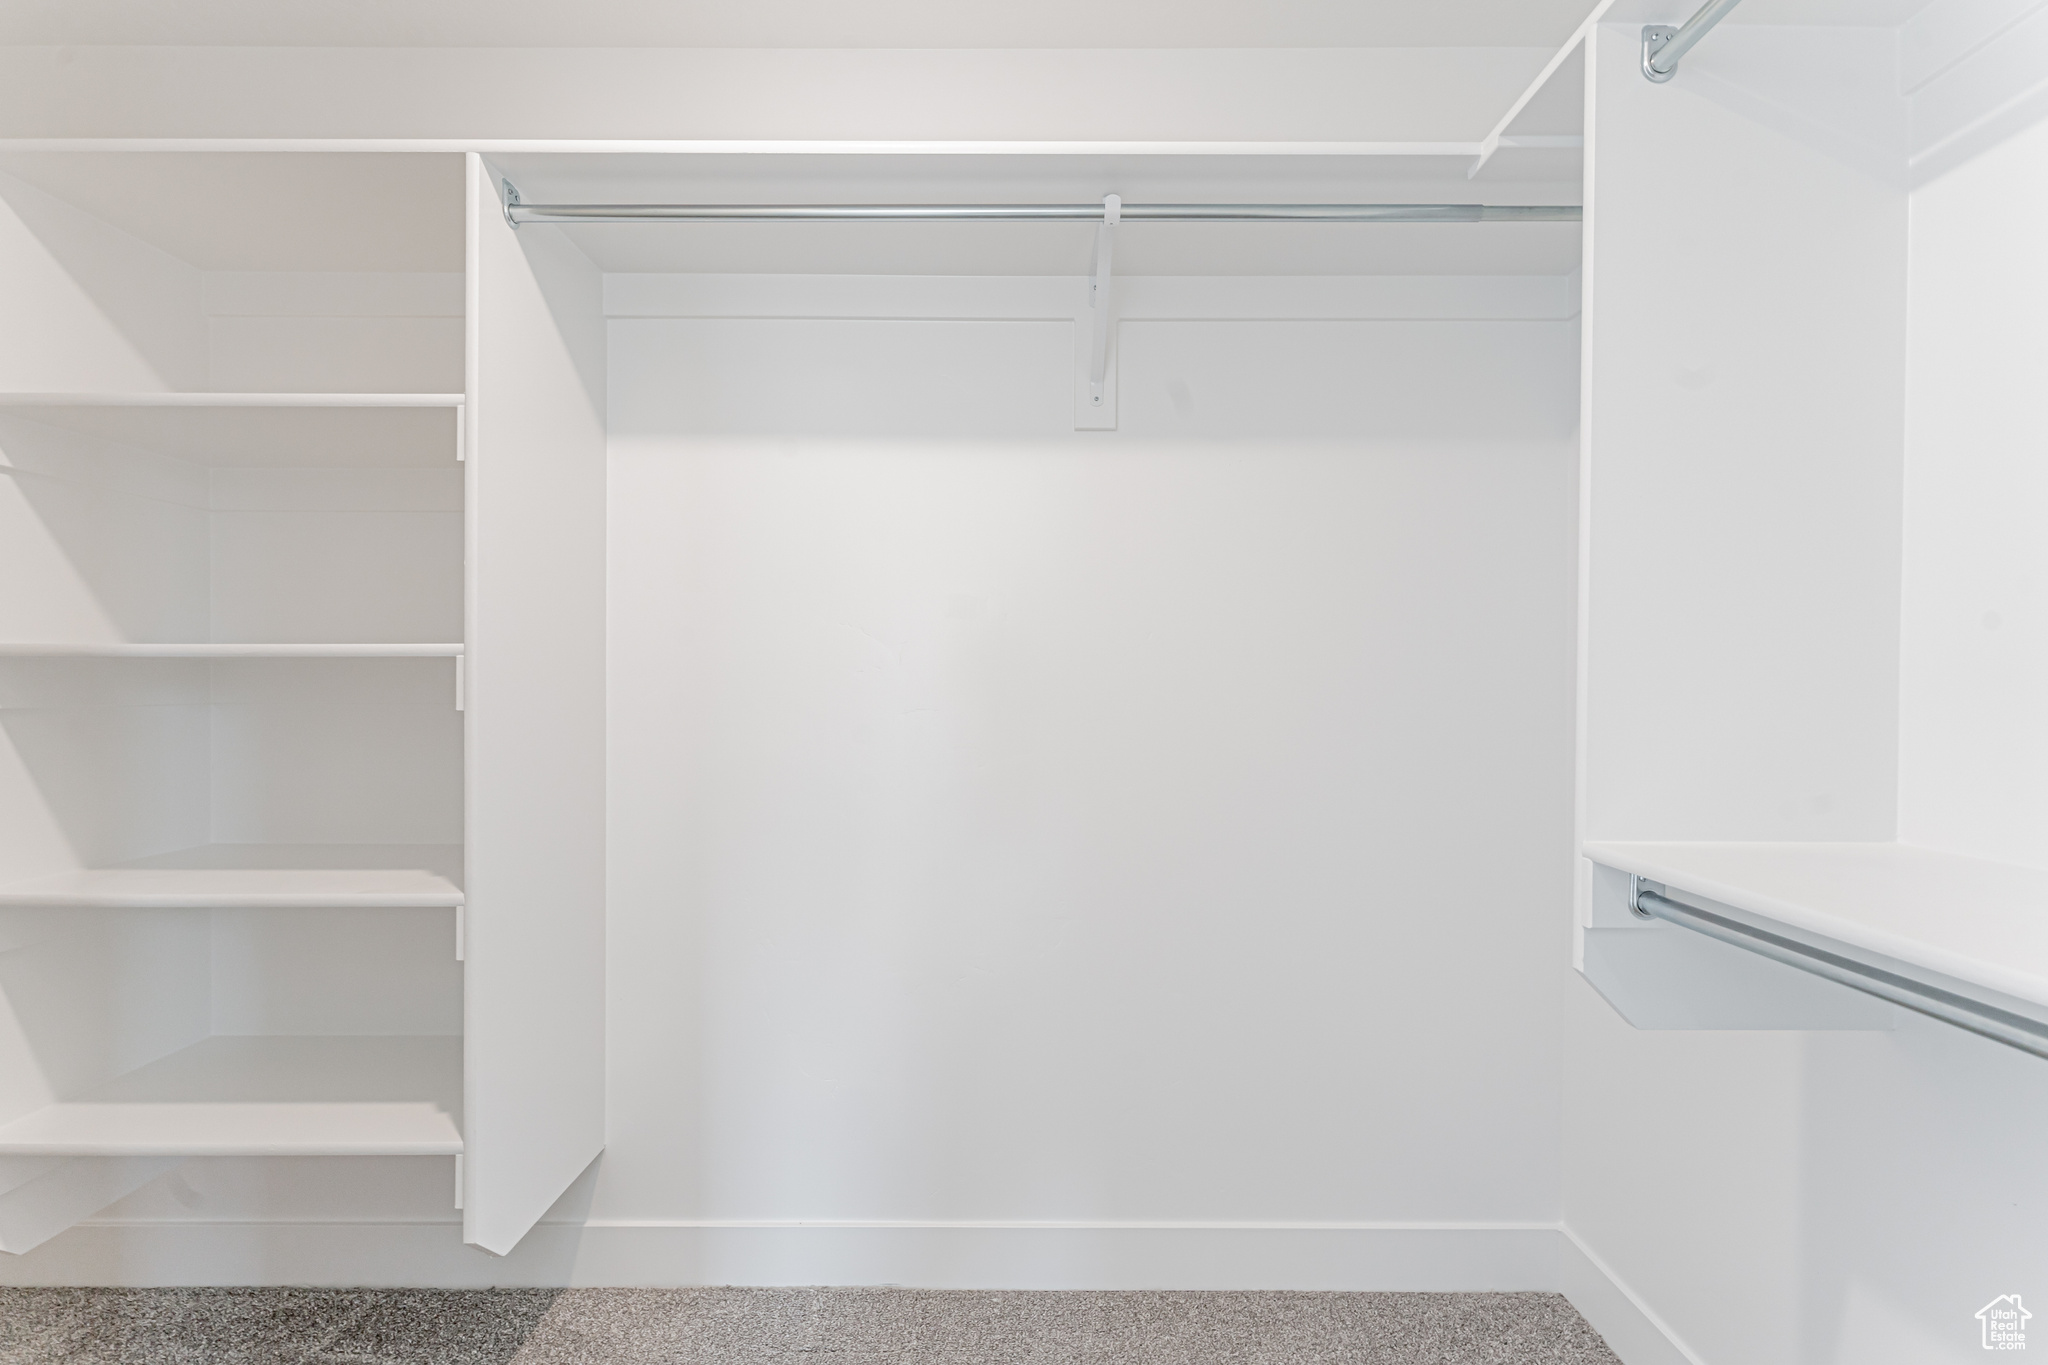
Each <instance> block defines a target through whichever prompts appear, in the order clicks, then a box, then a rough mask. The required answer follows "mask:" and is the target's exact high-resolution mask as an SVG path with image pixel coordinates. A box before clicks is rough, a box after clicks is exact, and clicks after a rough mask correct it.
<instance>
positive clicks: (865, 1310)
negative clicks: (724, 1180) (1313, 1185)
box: [0, 1288, 1619, 1365]
mask: <svg viewBox="0 0 2048 1365" xmlns="http://www.w3.org/2000/svg"><path fill="white" fill-rule="evenodd" d="M59 1362H61V1363H62V1365H769V1363H770V1362H775V1363H776V1365H1063V1363H1064V1362H1075V1363H1076V1365H1125V1363H1126V1362H1128V1363H1129V1365H1340V1363H1341V1365H1619V1363H1618V1362H1617V1361H1616V1360H1615V1357H1614V1355H1613V1353H1611V1352H1610V1351H1609V1350H1608V1349H1607V1347H1606V1345H1605V1344H1604V1343H1603V1342H1602V1341H1601V1340H1600V1338H1599V1336H1598V1335H1597V1334H1596V1333H1595V1332H1594V1331H1593V1329H1592V1328H1591V1327H1589V1326H1587V1324H1586V1321H1585V1319H1583V1318H1581V1317H1580V1316H1579V1315H1578V1314H1577V1313H1576V1312H1575V1311H1573V1309H1572V1307H1571V1305H1570V1304H1569V1303H1567V1302H1565V1300H1564V1299H1563V1298H1562V1297H1560V1296H1559V1295H1556V1294H1335V1293H1277V1292H1264V1291H1261V1292H1214V1291H1166V1290H1157V1291H1136V1292H1114V1293H1111V1292H1080V1291H1038V1290H961V1289H896V1288H882V1289H572V1290H556V1289H490V1290H438V1289H383V1290H377V1289H0V1365H59Z"/></svg>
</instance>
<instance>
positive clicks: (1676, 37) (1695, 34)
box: [1643, 0, 1742, 85]
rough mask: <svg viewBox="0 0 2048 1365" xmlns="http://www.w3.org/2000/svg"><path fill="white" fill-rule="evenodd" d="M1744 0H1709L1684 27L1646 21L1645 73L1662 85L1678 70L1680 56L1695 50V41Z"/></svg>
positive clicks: (1644, 41) (1644, 39)
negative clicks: (1647, 22)
mask: <svg viewBox="0 0 2048 1365" xmlns="http://www.w3.org/2000/svg"><path fill="white" fill-rule="evenodd" d="M1741 3H1742V0H1707V3H1706V4H1704V5H1701V6H1700V8H1699V12H1698V13H1697V14H1695V15H1693V17H1692V18H1690V19H1688V20H1686V21H1685V26H1684V27H1682V28H1673V27H1671V25H1669V24H1645V25H1643V74H1644V75H1645V76H1648V77H1649V78H1650V79H1651V80H1653V81H1655V82H1657V83H1658V84H1659V85H1662V84H1663V83H1664V82H1665V81H1668V80H1670V79H1671V78H1672V77H1673V76H1675V75H1677V74H1678V59H1679V58H1681V57H1683V56H1684V55H1685V54H1686V53H1688V52H1690V51H1692V48H1693V44H1694V43H1697V42H1698V41H1699V40H1700V39H1702V38H1704V37H1706V36H1707V30H1708V29H1710V28H1712V27H1713V26H1714V25H1716V24H1718V23H1720V22H1721V21H1722V20H1723V19H1726V18H1727V17H1728V11H1729V10H1732V9H1734V8H1735V7H1736V6H1737V5H1739V4H1741Z"/></svg>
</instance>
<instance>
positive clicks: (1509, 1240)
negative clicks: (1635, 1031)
mask: <svg viewBox="0 0 2048 1365" xmlns="http://www.w3.org/2000/svg"><path fill="white" fill-rule="evenodd" d="M0 1284H7V1285H75V1284H111V1285H196V1284H216V1285H221V1284H322V1285H393V1286H397V1285H421V1286H438V1287H448V1288H458V1287H482V1286H489V1285H572V1286H601V1285H702V1284H746V1285H813V1284H837V1285H850V1284H903V1285H919V1286H923V1287H927V1288H961V1289H970V1288H972V1289H996V1288H1001V1289H1324V1290H1382V1291H1385V1290H1410V1291H1464V1292H1473V1291H1484V1290H1544V1291H1549V1292H1554V1293H1562V1294H1564V1295H1565V1296H1566V1297H1567V1298H1569V1299H1570V1300H1571V1302H1572V1304H1573V1306H1575V1307H1576V1308H1577V1309H1578V1310H1579V1312H1580V1313H1582V1314H1583V1315H1584V1316H1585V1318H1586V1320H1587V1321H1588V1322H1590V1323H1592V1325H1593V1327H1594V1329H1595V1330H1596V1331H1598V1332H1599V1333H1600V1334H1601V1335H1602V1336H1603V1337H1605V1338H1606V1339H1607V1342H1608V1344H1609V1345H1610V1346H1612V1347H1613V1349H1614V1352H1615V1354H1616V1355H1618V1356H1620V1357H1621V1359H1622V1360H1623V1361H1624V1362H1625V1365H1701V1362H1699V1360H1698V1359H1697V1358H1696V1357H1695V1356H1693V1355H1692V1354H1691V1353H1690V1352H1688V1351H1686V1350H1685V1349H1684V1348H1683V1347H1682V1346H1680V1345H1679V1344H1678V1343H1677V1342H1676V1341H1675V1340H1674V1339H1673V1337H1672V1336H1671V1335H1670V1334H1669V1333H1668V1332H1667V1331H1666V1330H1665V1329H1664V1328H1663V1326H1662V1325H1661V1324H1660V1323H1659V1322H1658V1321H1657V1319H1656V1317H1655V1315H1654V1314H1652V1313H1650V1312H1649V1311H1648V1310H1647V1309H1646V1308H1645V1307H1644V1306H1643V1305H1642V1304H1641V1303H1640V1302H1639V1301H1638V1300H1637V1299H1636V1298H1635V1296H1634V1295H1633V1294H1631V1293H1630V1292H1629V1291H1628V1290H1627V1289H1626V1288H1625V1287H1624V1286H1623V1285H1622V1284H1621V1283H1620V1282H1619V1281H1617V1280H1616V1279H1615V1277H1614V1276H1613V1275H1612V1274H1611V1273H1610V1272H1609V1271H1608V1270H1607V1268H1606V1267H1605V1266H1604V1265H1602V1264H1601V1263H1600V1261H1599V1259H1598V1258H1597V1257H1596V1256H1594V1255H1593V1254H1592V1253H1591V1252H1590V1251H1589V1250H1588V1249H1587V1248H1586V1247H1584V1246H1583V1245H1582V1244H1581V1243H1580V1242H1579V1241H1578V1240H1577V1238H1575V1237H1573V1236H1572V1235H1571V1233H1570V1232H1568V1231H1567V1230H1565V1229H1563V1228H1561V1227H1559V1226H1557V1225H1555V1224H1547V1223H1522V1224H1431V1223H1399V1224H1261V1223H1237V1224H1228V1223H1213V1224H1199V1223H1156V1224H1137V1223H1075V1224H1050V1223H716V1224H707V1223H623V1222H601V1223H591V1224H562V1223H544V1224H542V1225H541V1226H540V1227H537V1228H535V1229H534V1230H533V1231H532V1232H531V1233H529V1234H528V1235H527V1237H526V1240H525V1241H523V1242H522V1243H520V1245H519V1247H518V1249H517V1250H515V1251H514V1252H513V1253H512V1254H511V1255H510V1256H505V1257H497V1256H492V1255H490V1254H489V1253H487V1252H483V1251H478V1250H477V1249H475V1248H474V1247H467V1246H464V1245H463V1244H462V1240H461V1226H460V1224H458V1223H454V1222H422V1223H396V1222H383V1223H345V1222H335V1223H258V1222H241V1223H234V1222H199V1221H193V1222H176V1221H151V1222H144V1221H125V1222H118V1221H105V1222H90V1223H83V1224H80V1225H79V1226H77V1227H74V1228H72V1229H71V1230H70V1231H68V1232H66V1233H63V1234H62V1235H60V1236H58V1237H57V1238H55V1239H53V1240H52V1241H50V1242H48V1243H45V1244H44V1245H43V1246H41V1247H39V1248H38V1249H36V1250H35V1251H33V1252H30V1253H29V1254H27V1255H25V1256H19V1257H15V1256H0Z"/></svg>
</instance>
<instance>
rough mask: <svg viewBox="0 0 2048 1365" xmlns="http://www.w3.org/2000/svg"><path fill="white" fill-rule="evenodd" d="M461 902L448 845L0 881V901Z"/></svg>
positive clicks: (250, 905) (159, 859) (81, 904)
mask: <svg viewBox="0 0 2048 1365" xmlns="http://www.w3.org/2000/svg"><path fill="white" fill-rule="evenodd" d="M462 904H463V892H462V848H461V846H460V845H458V844H201V845H198V846H196V847H194V848H187V849H180V850H178V851H177V852H175V853H165V854H159V855H157V856H156V857H153V858H143V859H138V860H136V861H134V862H130V863H124V864H122V865H120V866H118V867H107V868H88V869H84V870H80V871H74V872H59V873H54V874H51V875H49V876H44V877H36V878H32V879H29V880H25V881H19V882H13V883H9V884H7V885H5V886H0V908H10V907H13V908H22V907H38V908H46V909H100V910H206V909H276V910H342V909H370V908H379V907H384V908H411V909H436V908H454V907H457V906H460V905H462Z"/></svg>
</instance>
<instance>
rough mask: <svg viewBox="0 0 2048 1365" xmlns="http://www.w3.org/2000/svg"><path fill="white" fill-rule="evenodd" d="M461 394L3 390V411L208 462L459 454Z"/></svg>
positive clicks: (334, 462)
mask: <svg viewBox="0 0 2048 1365" xmlns="http://www.w3.org/2000/svg"><path fill="white" fill-rule="evenodd" d="M462 401H463V398H462V395H461V394H459V393H0V414H5V415H7V416H11V417H15V418H18V419H20V420H22V421H26V422H37V423H41V424H42V425H44V426H49V427H58V428H61V429H63V430H66V431H72V432H76V433H78V434H80V435H82V436H88V437H92V438H94V439H97V440H102V441H112V442H116V443H118V444H121V445H130V446H138V447H140V448H142V449H144V450H151V451H155V452H156V453H157V454H160V455H172V456H176V457H177V458H179V459H182V460H190V461H193V462H195V463H198V464H205V465H226V466H269V465H298V466H365V465H368V466H420V465H428V466H431V465H444V464H453V463H454V462H455V460H456V443H457V439H458V435H457V426H458V422H457V418H458V417H459V416H460V414H461V410H462Z"/></svg>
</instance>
